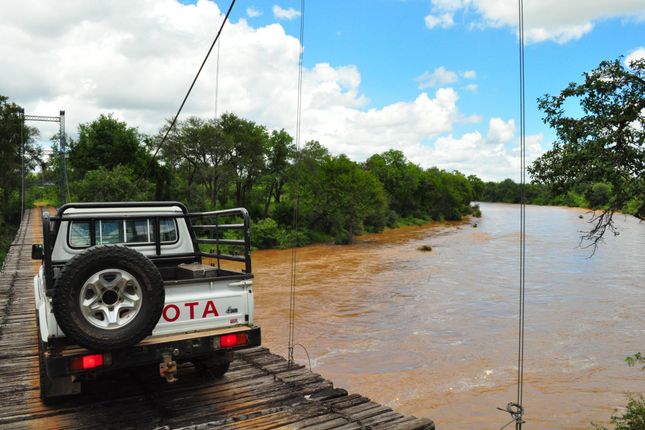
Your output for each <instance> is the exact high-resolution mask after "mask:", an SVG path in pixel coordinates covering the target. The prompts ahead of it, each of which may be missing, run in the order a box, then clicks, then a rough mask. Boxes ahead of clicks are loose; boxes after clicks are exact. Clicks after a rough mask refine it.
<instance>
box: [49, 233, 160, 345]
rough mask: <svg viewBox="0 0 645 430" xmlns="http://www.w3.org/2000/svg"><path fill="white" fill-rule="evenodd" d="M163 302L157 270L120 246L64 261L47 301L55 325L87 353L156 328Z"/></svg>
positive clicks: (130, 340) (138, 337)
mask: <svg viewBox="0 0 645 430" xmlns="http://www.w3.org/2000/svg"><path fill="white" fill-rule="evenodd" d="M164 301H165V292H164V288H163V279H162V277H161V274H160V273H159V270H158V269H157V267H156V266H155V265H154V264H153V263H152V262H151V261H150V260H149V259H148V258H147V257H146V256H144V255H143V254H141V253H140V252H138V251H136V250H134V249H131V248H127V247H125V246H121V245H98V246H95V247H92V248H88V249H87V250H85V251H84V252H83V253H81V254H78V255H77V256H75V257H74V258H72V259H71V260H69V261H68V262H67V264H65V266H63V269H62V270H61V272H60V276H59V278H58V279H57V280H56V284H55V287H54V295H53V297H52V305H53V308H54V315H55V316H56V321H57V322H58V325H59V326H60V327H61V328H62V329H63V331H64V332H65V334H66V335H67V336H69V337H70V338H71V339H73V340H74V341H76V342H77V343H78V344H79V345H81V346H84V347H85V348H88V349H90V350H93V351H112V350H117V349H122V348H127V347H129V346H132V345H135V344H137V343H139V342H140V341H141V340H142V339H143V338H145V337H146V336H148V335H150V334H151V333H152V330H153V329H154V327H155V326H156V325H157V322H158V321H159V318H160V317H161V312H162V310H163V306H164Z"/></svg>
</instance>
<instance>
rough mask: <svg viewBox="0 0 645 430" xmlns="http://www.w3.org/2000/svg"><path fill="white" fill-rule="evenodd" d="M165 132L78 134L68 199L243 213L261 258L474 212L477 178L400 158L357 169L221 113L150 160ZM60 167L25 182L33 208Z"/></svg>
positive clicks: (184, 126) (93, 130)
mask: <svg viewBox="0 0 645 430" xmlns="http://www.w3.org/2000/svg"><path fill="white" fill-rule="evenodd" d="M166 127H167V126H165V127H163V128H162V129H161V130H160V132H159V135H158V136H145V135H142V134H141V133H139V132H138V131H137V129H136V128H133V127H130V126H128V125H127V124H126V123H124V122H122V121H119V120H118V119H116V118H114V117H113V116H112V115H101V116H100V117H99V118H97V119H96V120H95V121H92V122H90V123H87V124H82V125H80V127H79V136H78V139H77V140H69V143H68V146H69V150H68V159H67V167H68V172H69V173H68V176H69V181H70V187H69V189H70V193H71V199H72V200H75V201H118V200H151V199H156V200H179V201H182V202H185V203H186V204H187V205H188V206H189V207H190V208H191V209H193V210H212V209H221V208H228V207H235V206H238V207H239V206H242V207H246V208H247V209H248V210H249V212H250V214H251V217H252V220H253V227H252V228H253V230H252V237H253V243H254V245H255V246H257V247H262V248H265V247H285V246H289V245H291V244H294V243H298V244H306V243H310V242H316V241H324V240H329V241H332V240H333V241H335V242H337V243H348V242H351V241H352V238H353V237H354V236H355V235H358V234H361V233H363V232H377V231H382V230H383V229H384V228H385V227H396V226H400V225H405V224H412V223H416V224H419V223H423V222H427V221H428V220H459V219H461V218H462V217H463V216H465V215H470V214H472V213H473V211H477V208H473V207H471V206H470V202H471V201H472V199H473V197H474V196H475V191H474V189H473V181H474V180H476V181H479V179H478V178H475V177H466V176H464V175H463V174H461V173H460V172H447V171H444V170H440V169H437V168H430V169H423V168H421V167H419V166H417V165H416V164H413V163H411V162H410V161H408V160H407V159H406V158H405V156H404V155H403V153H402V152H401V151H397V150H390V151H387V152H384V153H382V154H375V155H373V156H371V157H370V158H369V159H368V160H366V161H365V162H363V163H358V162H355V161H352V160H350V159H349V158H347V157H346V156H345V155H332V154H330V152H329V151H328V150H327V148H325V147H324V146H323V145H321V144H320V143H319V142H317V141H309V142H306V143H305V144H304V145H303V147H302V148H301V150H300V151H297V150H296V147H295V144H294V141H293V138H292V137H291V136H290V135H289V134H288V133H287V132H285V131H284V130H279V131H278V130H274V131H269V130H267V128H266V127H264V126H262V125H259V124H256V123H255V122H253V121H249V120H246V119H242V118H239V117H237V116H236V115H233V114H230V113H228V114H224V115H222V117H220V118H218V119H217V120H215V119H201V118H195V117H191V118H188V119H186V120H185V121H181V122H179V123H178V124H177V125H176V126H175V127H174V128H173V130H172V131H171V133H170V135H169V137H168V139H167V141H166V142H165V144H164V145H163V146H162V147H161V149H160V150H159V152H158V155H157V157H156V158H154V159H153V158H152V154H153V153H154V152H155V151H156V149H157V148H158V145H159V142H160V140H161V136H162V135H163V134H164V133H165V132H166ZM58 163H59V159H58V158H56V157H51V158H50V159H48V160H47V161H44V162H43V163H42V166H41V167H42V170H41V171H40V172H38V173H31V181H32V182H33V184H34V185H33V186H32V187H30V189H31V192H30V199H31V200H37V199H42V200H47V201H50V202H51V203H53V204H55V203H57V202H56V200H57V193H58V191H57V188H56V187H55V186H52V185H48V184H55V183H56V181H57V178H58V175H59V173H58V171H59V164H58ZM479 182H481V181H479ZM38 184H40V185H38ZM43 184H44V185H43ZM296 206H297V213H298V230H297V232H295V231H294V229H293V228H292V226H293V218H294V210H295V209H296Z"/></svg>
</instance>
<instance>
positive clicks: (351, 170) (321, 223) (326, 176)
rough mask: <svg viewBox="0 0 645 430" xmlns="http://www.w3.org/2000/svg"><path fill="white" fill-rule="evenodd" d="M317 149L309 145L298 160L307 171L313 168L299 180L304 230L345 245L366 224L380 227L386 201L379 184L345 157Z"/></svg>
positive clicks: (383, 218)
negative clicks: (312, 231) (333, 155)
mask: <svg viewBox="0 0 645 430" xmlns="http://www.w3.org/2000/svg"><path fill="white" fill-rule="evenodd" d="M317 149H319V145H317V142H313V143H311V144H310V145H309V146H308V147H307V148H306V150H305V151H304V152H305V153H304V154H303V158H301V162H303V163H306V168H307V169H312V168H313V169H312V170H309V171H310V172H311V173H310V174H307V175H303V176H302V177H301V178H300V180H301V183H300V187H301V192H300V200H301V209H302V210H301V213H302V217H303V219H305V220H306V222H307V224H308V227H309V228H312V229H315V230H319V231H323V232H325V233H329V234H331V235H333V236H334V237H336V241H337V242H338V243H349V242H351V241H352V239H353V237H354V235H355V234H359V233H361V232H362V231H363V230H364V228H365V227H366V221H370V222H371V223H372V224H379V223H380V224H381V225H384V220H385V214H386V209H387V199H386V195H385V191H384V189H383V185H382V184H381V183H380V182H379V180H378V179H377V178H376V177H375V176H374V175H373V174H372V173H370V172H368V171H366V170H363V169H362V168H361V166H360V165H358V164H357V163H355V162H354V161H351V160H350V159H349V158H347V157H346V156H345V155H340V156H338V157H331V156H329V155H324V153H325V152H326V151H316V150H317ZM312 156H313V157H312ZM316 156H319V157H321V158H318V159H316Z"/></svg>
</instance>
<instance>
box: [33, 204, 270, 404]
mask: <svg viewBox="0 0 645 430" xmlns="http://www.w3.org/2000/svg"><path fill="white" fill-rule="evenodd" d="M41 221H42V228H43V243H42V244H34V246H33V248H32V257H33V258H35V259H41V260H42V265H41V267H40V269H39V271H38V274H37V275H36V276H35V278H34V295H35V303H36V313H37V316H38V318H37V321H38V326H39V334H40V339H39V341H40V342H39V346H40V354H39V356H40V381H41V397H42V398H43V399H45V400H47V399H51V398H55V397H59V396H64V395H69V394H77V393H79V392H80V390H81V383H82V382H83V381H85V380H87V379H91V378H93V377H95V376H96V374H98V373H105V372H111V371H118V370H123V369H125V368H129V367H134V366H142V365H147V364H158V365H159V369H160V375H161V376H162V377H164V378H165V379H166V380H167V381H169V382H172V381H174V380H175V379H176V377H177V364H178V363H181V362H192V363H193V364H194V365H195V366H196V367H197V368H198V369H199V370H202V371H208V373H209V374H210V375H215V376H217V377H221V376H223V374H224V373H225V372H226V370H227V369H228V365H229V363H230V361H231V360H232V356H233V351H234V350H235V349H240V348H249V347H255V346H259V345H260V343H261V334H260V328H259V327H257V326H255V325H254V324H253V307H254V301H253V284H252V279H253V274H252V271H251V255H250V248H251V246H250V237H249V217H248V213H247V211H246V210H245V209H243V208H237V209H230V210H220V211H211V212H198V213H189V212H188V210H187V209H186V207H185V206H184V205H183V204H181V203H179V202H123V203H70V204H66V205H64V206H62V207H61V208H60V209H58V211H57V213H56V214H55V216H51V215H50V214H49V213H47V212H44V213H43V214H42V220H41Z"/></svg>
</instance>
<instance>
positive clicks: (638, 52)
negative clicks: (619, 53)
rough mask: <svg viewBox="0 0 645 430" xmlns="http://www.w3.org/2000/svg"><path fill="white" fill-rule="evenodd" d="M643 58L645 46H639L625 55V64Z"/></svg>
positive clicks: (644, 57) (644, 56)
mask: <svg viewBox="0 0 645 430" xmlns="http://www.w3.org/2000/svg"><path fill="white" fill-rule="evenodd" d="M643 59H645V47H642V46H639V47H638V48H636V49H634V50H633V51H632V52H630V53H629V55H628V56H626V57H625V64H627V66H629V65H630V64H631V63H632V61H636V60H643Z"/></svg>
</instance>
